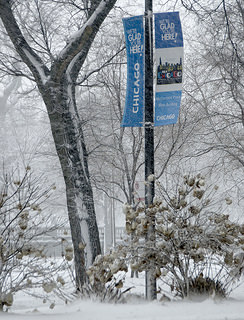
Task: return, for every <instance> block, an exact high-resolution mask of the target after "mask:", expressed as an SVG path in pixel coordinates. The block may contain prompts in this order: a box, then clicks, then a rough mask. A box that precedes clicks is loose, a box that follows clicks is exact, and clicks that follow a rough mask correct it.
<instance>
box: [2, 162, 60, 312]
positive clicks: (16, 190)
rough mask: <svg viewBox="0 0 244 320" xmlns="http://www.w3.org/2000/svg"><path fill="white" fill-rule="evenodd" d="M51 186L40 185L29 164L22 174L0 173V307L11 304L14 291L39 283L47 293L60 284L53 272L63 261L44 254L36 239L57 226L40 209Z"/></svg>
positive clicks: (35, 285)
mask: <svg viewBox="0 0 244 320" xmlns="http://www.w3.org/2000/svg"><path fill="white" fill-rule="evenodd" d="M52 189H54V188H53V187H50V188H48V189H45V188H43V186H42V181H41V180H39V179H35V178H33V176H32V172H31V169H30V167H27V168H26V169H25V170H24V173H23V176H22V177H20V174H16V172H15V173H11V174H8V173H3V174H2V176H1V177H0V310H4V309H5V308H6V307H9V306H11V305H12V303H13V298H14V294H15V293H16V292H17V291H20V290H24V291H25V292H30V291H31V290H33V288H37V287H40V288H41V287H42V288H43V289H44V292H45V293H48V292H50V291H53V290H56V291H59V289H61V288H62V286H63V285H64V282H63V281H61V280H60V276H58V275H57V272H58V271H60V270H62V268H64V266H63V263H62V262H61V263H60V262H59V263H58V264H56V263H55V262H54V261H53V260H52V259H50V258H47V257H46V255H45V252H46V251H45V246H44V245H43V244H42V245H41V244H40V242H39V241H40V239H42V236H43V235H44V234H46V233H47V232H50V231H53V230H56V229H57V227H58V225H57V224H56V225H55V226H54V225H52V224H51V222H50V221H51V220H50V216H48V215H47V214H45V213H44V212H43V211H42V206H43V205H44V202H45V200H46V199H47V197H48V196H49V195H50V192H51V191H52ZM50 288H51V289H50Z"/></svg>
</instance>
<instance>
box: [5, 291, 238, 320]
mask: <svg viewBox="0 0 244 320" xmlns="http://www.w3.org/2000/svg"><path fill="white" fill-rule="evenodd" d="M0 318H1V320H28V319H31V320H32V319H33V320H49V319H50V320H52V319H53V320H54V319H57V320H132V319H133V320H136V319H140V320H144V319H145V320H244V285H241V286H240V287H239V288H237V289H236V290H235V291H234V292H233V294H232V295H231V297H230V298H229V299H228V300H222V301H218V300H214V299H213V298H209V299H206V300H204V301H202V302H190V301H175V302H145V301H139V300H137V301H136V300H134V301H130V302H129V303H127V304H108V303H99V302H95V301H82V300H79V301H75V302H73V303H71V304H68V305H65V304H64V303H59V304H57V305H56V306H55V308H54V309H50V308H49V305H46V304H42V302H41V301H40V300H38V299H35V298H31V297H29V296H25V295H23V294H22V295H21V294H18V295H17V296H16V298H15V304H14V306H13V307H12V309H11V310H10V311H9V312H8V313H2V314H1V315H0Z"/></svg>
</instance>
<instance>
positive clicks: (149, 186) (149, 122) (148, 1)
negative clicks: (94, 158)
mask: <svg viewBox="0 0 244 320" xmlns="http://www.w3.org/2000/svg"><path fill="white" fill-rule="evenodd" d="M152 30H153V28H152V0H145V181H146V184H145V203H146V207H149V206H150V204H152V203H153V198H154V179H148V177H149V176H152V175H154V127H153V121H154V114H153V109H154V108H153V33H152ZM149 220H150V225H149V230H148V235H147V243H148V244H149V243H150V242H151V243H152V242H153V241H154V238H155V235H154V233H155V232H154V221H153V220H154V219H153V217H149ZM152 261H153V259H152ZM154 269H155V268H154V264H153V263H152V265H151V267H150V268H149V270H148V271H147V272H146V298H147V299H148V300H154V299H156V297H157V296H156V279H155V275H154Z"/></svg>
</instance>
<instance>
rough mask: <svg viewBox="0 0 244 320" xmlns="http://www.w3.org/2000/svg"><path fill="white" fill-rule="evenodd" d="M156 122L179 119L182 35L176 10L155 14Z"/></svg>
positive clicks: (164, 122)
mask: <svg viewBox="0 0 244 320" xmlns="http://www.w3.org/2000/svg"><path fill="white" fill-rule="evenodd" d="M155 58H156V63H157V71H156V79H157V83H156V92H155V119H154V125H155V126H163V125H168V124H174V123H176V122H177V120H178V114H179V110H180V103H181V93H182V75H183V35H182V29H181V23H180V17H179V13H178V12H167V13H156V14H155Z"/></svg>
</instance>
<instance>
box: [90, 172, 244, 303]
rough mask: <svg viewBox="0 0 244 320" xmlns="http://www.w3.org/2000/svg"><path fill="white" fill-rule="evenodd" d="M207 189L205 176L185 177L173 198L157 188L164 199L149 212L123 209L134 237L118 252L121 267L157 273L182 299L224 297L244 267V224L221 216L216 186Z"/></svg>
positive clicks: (142, 207) (138, 209)
mask: <svg viewBox="0 0 244 320" xmlns="http://www.w3.org/2000/svg"><path fill="white" fill-rule="evenodd" d="M205 185H206V182H205V178H204V177H202V176H201V175H198V176H196V177H189V176H185V177H184V179H183V183H182V185H181V186H180V187H179V188H178V189H177V192H176V194H174V195H173V196H170V195H169V194H168V193H167V192H166V190H163V189H162V187H161V186H160V184H158V187H159V190H161V196H160V198H155V199H154V203H153V204H152V205H151V206H150V207H149V208H145V207H144V206H141V207H138V208H137V209H136V210H134V209H133V208H132V207H131V206H128V205H126V206H125V208H124V211H125V215H126V231H127V233H128V235H133V236H131V237H129V238H128V241H127V243H125V245H124V246H120V247H119V248H117V252H116V255H117V256H118V257H121V263H125V261H127V263H128V264H130V267H131V269H132V271H138V272H142V271H147V270H152V269H153V270H154V274H155V278H157V279H161V281H162V282H163V283H164V284H166V285H167V286H168V287H169V288H170V291H171V293H172V294H173V295H177V296H180V297H182V298H185V297H189V296H192V295H196V294H217V295H218V296H221V297H225V296H226V295H228V294H229V293H230V291H231V290H232V288H233V286H234V284H235V281H236V280H237V279H238V277H239V276H240V274H241V272H242V268H243V257H244V226H243V225H239V224H237V223H235V222H233V221H231V220H230V219H229V216H228V215H227V214H223V213H219V212H216V210H217V209H216V205H215V203H214V201H213V197H214V194H215V192H216V190H217V187H212V188H206V187H205ZM229 200H230V199H229ZM226 203H227V204H231V201H228V202H227V201H226ZM149 228H151V231H150V233H148V230H149ZM107 259H108V258H107ZM112 261H113V263H114V260H113V259H112ZM118 264H119V263H118ZM91 270H92V269H91ZM110 271H111V272H110V273H111V274H110V275H111V276H112V274H113V272H112V270H111V269H110ZM115 271H116V270H115ZM93 276H96V275H94V274H93V273H91V275H90V277H93Z"/></svg>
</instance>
